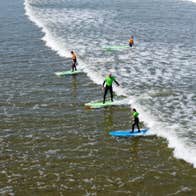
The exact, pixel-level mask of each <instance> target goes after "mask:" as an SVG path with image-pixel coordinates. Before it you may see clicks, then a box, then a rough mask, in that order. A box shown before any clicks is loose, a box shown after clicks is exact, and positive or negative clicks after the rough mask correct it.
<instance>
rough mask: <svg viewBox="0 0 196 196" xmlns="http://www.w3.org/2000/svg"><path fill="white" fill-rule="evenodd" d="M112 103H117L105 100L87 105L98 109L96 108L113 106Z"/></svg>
mask: <svg viewBox="0 0 196 196" xmlns="http://www.w3.org/2000/svg"><path fill="white" fill-rule="evenodd" d="M112 105H116V103H115V101H113V102H112V101H106V102H105V103H103V101H96V102H90V103H86V104H85V106H86V107H89V108H92V109H96V108H102V107H107V106H112Z"/></svg>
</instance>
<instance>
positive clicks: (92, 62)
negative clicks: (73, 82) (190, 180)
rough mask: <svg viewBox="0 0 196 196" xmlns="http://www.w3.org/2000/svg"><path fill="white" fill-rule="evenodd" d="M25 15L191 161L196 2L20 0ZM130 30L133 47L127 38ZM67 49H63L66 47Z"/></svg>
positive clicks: (195, 138) (195, 137)
mask: <svg viewBox="0 0 196 196" xmlns="http://www.w3.org/2000/svg"><path fill="white" fill-rule="evenodd" d="M25 9H26V14H27V15H28V16H29V18H30V19H31V20H32V21H33V22H35V23H36V24H37V25H38V26H39V27H41V29H42V31H43V32H44V36H43V38H42V39H43V40H44V41H45V42H46V45H47V46H49V47H51V48H52V49H53V50H55V51H56V52H57V53H58V54H59V55H60V56H62V57H63V56H67V57H69V51H70V50H73V49H74V50H75V51H76V52H77V54H78V57H79V62H80V65H81V67H82V69H83V70H84V72H86V73H87V75H88V76H89V77H90V78H91V79H92V80H93V81H94V82H95V83H97V84H101V83H102V81H103V79H104V77H105V75H106V74H108V73H112V74H113V75H115V76H116V78H117V80H118V81H119V82H120V83H121V87H120V88H116V92H117V94H118V95H124V96H126V97H128V99H129V100H130V104H131V105H132V106H133V107H136V108H138V109H139V111H140V113H141V117H142V119H143V120H144V122H145V123H146V125H147V126H148V127H149V128H150V129H151V130H152V131H153V132H154V133H155V134H157V135H158V136H162V137H164V138H167V140H168V141H169V146H170V147H172V148H174V155H175V156H176V157H178V158H182V159H184V160H186V161H188V162H190V163H192V164H193V165H194V167H195V166H196V156H195V155H196V133H195V130H194V129H195V125H196V124H195V123H196V118H195V112H196V107H195V106H196V97H195V92H196V77H195V73H196V24H195V18H196V4H194V3H193V2H186V1H179V0H178V1H171V0H170V1H164V2H163V1H158V0H157V1H151V0H145V1H128V0H127V1H126V0H121V1H110V0H107V1H93V2H91V1H86V0H84V1H79V0H78V1H74V2H72V1H67V0H60V1H52V0H49V1H47V0H43V1H42V0H33V1H32V0H26V1H25ZM130 35H134V36H135V47H134V48H132V49H130V48H128V49H126V48H125V49H124V50H120V51H119V50H117V51H115V50H112V51H111V50H110V51H107V50H104V49H103V48H104V47H105V46H113V45H127V42H128V39H129V37H130ZM65 51H67V53H65Z"/></svg>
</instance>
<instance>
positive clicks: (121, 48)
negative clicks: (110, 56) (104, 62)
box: [103, 45, 130, 51]
mask: <svg viewBox="0 0 196 196" xmlns="http://www.w3.org/2000/svg"><path fill="white" fill-rule="evenodd" d="M127 48H130V46H128V45H114V46H104V47H103V49H104V50H108V51H112V50H123V49H127Z"/></svg>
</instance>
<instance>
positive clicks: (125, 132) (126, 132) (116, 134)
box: [109, 129, 148, 137]
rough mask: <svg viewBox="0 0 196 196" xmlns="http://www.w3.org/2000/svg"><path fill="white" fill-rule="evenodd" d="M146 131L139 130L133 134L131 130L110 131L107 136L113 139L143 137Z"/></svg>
mask: <svg viewBox="0 0 196 196" xmlns="http://www.w3.org/2000/svg"><path fill="white" fill-rule="evenodd" d="M147 131H148V129H141V130H140V132H138V130H135V131H134V132H133V133H132V132H131V130H130V129H129V130H117V131H110V132H109V134H110V135H111V136H114V137H136V136H143V135H146V133H147Z"/></svg>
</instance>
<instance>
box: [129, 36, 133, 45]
mask: <svg viewBox="0 0 196 196" xmlns="http://www.w3.org/2000/svg"><path fill="white" fill-rule="evenodd" d="M133 45H134V40H133V36H131V38H130V39H129V46H130V47H132V46H133Z"/></svg>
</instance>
